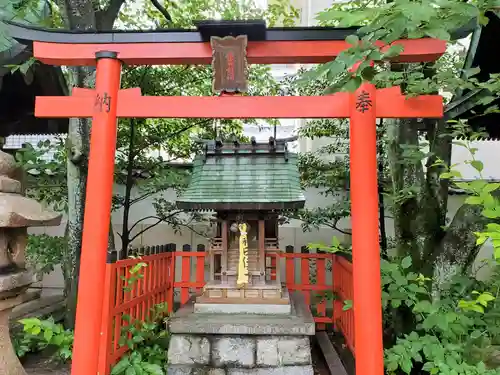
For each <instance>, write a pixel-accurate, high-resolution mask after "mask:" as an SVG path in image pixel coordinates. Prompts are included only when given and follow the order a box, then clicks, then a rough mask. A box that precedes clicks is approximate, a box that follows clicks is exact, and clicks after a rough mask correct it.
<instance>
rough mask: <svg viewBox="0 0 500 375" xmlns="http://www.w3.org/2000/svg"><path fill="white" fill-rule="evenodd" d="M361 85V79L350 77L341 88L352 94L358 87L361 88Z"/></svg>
mask: <svg viewBox="0 0 500 375" xmlns="http://www.w3.org/2000/svg"><path fill="white" fill-rule="evenodd" d="M361 83H363V81H362V79H361V77H357V76H356V77H351V78H350V79H349V80H348V81H347V82H346V83H345V84H344V86H343V87H342V89H343V90H344V91H349V92H354V91H356V90H357V89H358V88H359V86H361Z"/></svg>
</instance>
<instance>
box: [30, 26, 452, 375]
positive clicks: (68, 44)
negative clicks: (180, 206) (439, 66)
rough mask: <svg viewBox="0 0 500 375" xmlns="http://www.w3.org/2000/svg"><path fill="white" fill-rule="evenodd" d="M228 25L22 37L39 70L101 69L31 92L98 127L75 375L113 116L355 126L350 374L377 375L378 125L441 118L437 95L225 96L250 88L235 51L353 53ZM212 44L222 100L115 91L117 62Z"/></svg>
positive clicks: (415, 58)
mask: <svg viewBox="0 0 500 375" xmlns="http://www.w3.org/2000/svg"><path fill="white" fill-rule="evenodd" d="M223 25H224V27H220V26H221V25H220V24H218V23H215V24H213V25H210V24H207V23H203V24H201V25H200V26H199V28H198V30H197V31H188V30H186V31H172V32H169V31H165V32H161V33H158V32H155V33H147V32H146V33H144V32H141V33H134V32H120V33H95V34H75V33H72V34H67V33H58V32H46V31H43V32H40V31H37V30H31V31H30V33H31V34H30V33H25V34H24V36H23V38H25V39H26V34H29V35H31V36H30V38H32V40H33V44H34V57H35V58H37V59H38V60H40V61H42V62H43V63H46V64H52V65H66V66H76V65H88V66H92V65H96V67H97V72H96V74H97V76H96V86H95V90H94V89H92V90H90V89H74V90H73V93H72V95H71V96H69V97H37V99H36V106H35V115H36V116H38V117H47V118H61V117H66V118H74V117H79V118H92V121H93V122H92V134H91V145H90V158H89V166H88V182H87V192H86V194H87V199H86V207H85V219H84V233H83V246H82V256H81V271H80V284H79V295H78V307H77V317H76V332H75V344H74V353H73V367H72V375H90V374H96V373H98V362H99V358H98V357H99V356H98V353H99V351H100V347H99V345H100V337H101V335H102V334H103V332H101V320H102V316H103V296H104V293H105V291H104V290H103V285H105V266H106V253H107V245H108V231H109V223H110V213H111V197H112V186H113V170H114V164H115V145H116V132H117V119H118V118H130V117H136V118H217V119H227V118H241V119H246V118H257V119H266V118H278V119H280V118H293V119H297V118H306V119H310V118H349V119H350V175H351V184H350V186H351V190H350V196H351V206H352V210H351V211H352V231H353V236H352V246H353V284H354V325H355V342H356V345H355V357H356V371H357V373H358V374H362V375H382V374H383V372H384V369H383V347H382V308H381V287H380V254H379V253H380V251H379V229H378V188H377V160H376V158H377V152H376V119H377V118H417V117H418V118H426V117H428V118H429V117H430V118H438V117H441V116H442V113H443V108H442V99H441V97H440V96H421V97H417V98H411V99H407V98H405V97H404V96H403V95H402V94H401V92H400V89H399V88H398V87H393V88H389V89H380V90H377V89H376V88H375V87H374V85H373V84H371V83H369V82H364V83H363V84H362V85H361V87H360V88H359V89H357V90H356V92H353V93H346V92H341V93H337V94H333V95H326V96H311V97H302V96H279V97H278V96H271V97H256V96H242V95H239V94H228V92H242V91H245V88H246V81H245V80H241V77H242V74H244V71H245V65H244V62H243V60H241V59H239V58H238V56H245V61H248V63H249V64H294V63H325V62H328V61H330V60H331V59H334V58H335V57H336V56H338V55H339V53H340V52H342V51H343V50H344V49H346V48H348V46H349V45H348V44H347V43H346V42H345V41H344V38H345V37H346V36H347V34H348V33H350V31H346V30H345V29H334V28H314V29H303V28H302V29H298V28H297V29H296V28H289V29H286V28H285V29H266V27H265V25H262V23H257V24H255V25H253V26H252V25H249V24H246V23H234V24H233V25H232V24H231V23H223ZM250 26H251V27H250ZM27 30H29V29H27ZM229 36H236V37H237V38H233V37H229ZM220 37H228V38H225V39H220ZM238 38H239V39H238ZM238 40H239V41H238ZM242 41H243V42H242ZM210 42H212V46H213V45H216V44H217V43H219V44H220V45H219V47H220V48H217V49H216V53H215V55H214V56H215V64H216V70H218V71H219V73H220V74H219V75H216V79H215V80H214V90H215V91H216V92H222V93H223V94H222V95H218V96H209V97H182V96H178V97H176V96H169V97H150V96H141V93H140V89H127V90H121V89H120V75H121V67H122V64H129V65H141V64H148V65H151V64H153V65H155V64H156V65H162V64H210V63H211V62H212V58H213V55H212V53H213V50H212V48H211V43H210ZM398 43H399V44H401V45H403V46H404V51H403V52H402V54H401V55H400V56H399V57H398V60H399V61H400V62H403V63H404V62H430V61H434V60H435V59H437V58H438V57H439V56H440V55H441V54H443V53H444V51H445V42H443V41H439V40H435V39H430V38H429V39H421V40H401V41H399V42H398ZM231 44H233V45H231ZM217 64H219V65H217ZM243 76H244V75H243ZM101 350H102V349H101ZM101 355H102V354H101Z"/></svg>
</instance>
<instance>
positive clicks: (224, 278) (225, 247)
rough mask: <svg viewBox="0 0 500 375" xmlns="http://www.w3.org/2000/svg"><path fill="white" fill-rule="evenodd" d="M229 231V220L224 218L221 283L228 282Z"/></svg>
mask: <svg viewBox="0 0 500 375" xmlns="http://www.w3.org/2000/svg"><path fill="white" fill-rule="evenodd" d="M227 232H228V227H227V220H222V233H221V239H222V252H221V256H220V263H221V276H220V279H221V284H227V250H228V247H229V241H228V238H227V235H228V233H227Z"/></svg>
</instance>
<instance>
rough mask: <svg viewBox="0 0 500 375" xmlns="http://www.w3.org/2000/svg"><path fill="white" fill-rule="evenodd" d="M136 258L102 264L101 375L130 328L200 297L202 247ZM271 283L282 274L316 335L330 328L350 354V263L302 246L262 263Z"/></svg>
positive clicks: (158, 250) (148, 251)
mask: <svg viewBox="0 0 500 375" xmlns="http://www.w3.org/2000/svg"><path fill="white" fill-rule="evenodd" d="M128 255H129V256H130V255H133V256H135V258H131V259H122V260H118V261H116V262H113V261H112V257H110V262H109V263H108V264H107V268H106V285H104V286H103V287H104V288H105V306H104V312H103V320H102V331H101V333H102V335H101V345H100V353H99V369H100V372H99V373H100V374H105V375H108V374H109V372H110V368H111V366H112V365H113V364H115V363H116V362H117V361H118V360H119V358H120V357H121V356H123V354H124V353H126V351H127V347H126V346H121V345H120V337H121V336H122V335H123V331H124V329H126V328H127V325H128V324H130V322H134V321H138V320H145V319H147V317H148V316H150V314H151V313H152V309H153V308H154V307H155V306H156V305H158V304H161V303H165V304H166V309H167V311H168V312H172V311H173V309H174V302H175V301H177V302H178V303H179V304H180V305H183V304H185V303H186V302H188V301H189V299H190V298H191V296H193V295H195V294H198V293H200V292H201V290H202V288H203V286H204V285H205V282H206V280H207V276H208V272H209V268H208V264H207V262H206V259H205V257H208V254H207V252H205V246H204V245H198V246H197V248H196V251H192V248H191V246H190V245H184V246H182V251H176V245H175V244H168V245H162V246H151V247H143V248H140V249H136V250H134V251H132V252H131V253H129V254H128ZM266 266H267V268H268V269H269V270H270V271H271V272H270V279H276V275H278V274H281V275H284V277H283V276H282V279H281V280H282V282H285V284H286V286H287V288H288V290H290V291H295V292H299V293H301V294H302V295H303V296H304V299H305V301H306V303H307V304H308V305H309V306H310V307H311V312H312V314H313V316H314V320H315V322H316V323H317V329H318V330H322V329H325V328H326V325H327V324H333V325H334V326H335V327H336V328H337V329H339V330H340V331H341V332H342V333H343V334H344V336H345V340H346V343H347V345H348V347H349V349H351V351H353V352H354V320H353V313H352V309H345V308H344V301H346V300H347V301H349V300H351V301H352V295H353V294H352V266H351V263H350V262H349V261H347V260H346V259H344V258H341V257H338V256H336V255H334V254H329V253H312V254H309V253H308V250H307V248H306V247H305V246H303V247H301V252H300V253H295V252H294V248H293V246H287V247H286V252H283V253H280V254H279V256H272V257H270V259H268V261H267V265H266Z"/></svg>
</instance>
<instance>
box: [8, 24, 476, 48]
mask: <svg viewBox="0 0 500 375" xmlns="http://www.w3.org/2000/svg"><path fill="white" fill-rule="evenodd" d="M0 22H3V23H4V24H5V25H6V27H7V32H8V34H9V35H10V36H11V37H12V38H14V39H16V40H17V41H18V42H20V43H22V44H24V45H31V44H32V42H33V41H35V40H36V41H40V42H49V43H72V44H88V43H94V44H101V43H106V44H108V43H196V42H206V40H205V38H204V36H203V35H202V33H200V31H199V30H194V29H192V30H190V29H162V30H147V31H141V30H112V31H94V30H89V31H83V32H82V31H75V30H61V29H47V28H43V27H38V26H32V25H24V24H20V23H16V22H12V21H9V20H0ZM358 29H359V27H356V26H353V27H344V28H336V27H317V26H316V27H281V28H272V27H271V28H266V30H265V37H264V40H266V41H321V40H324V41H328V40H345V38H346V37H347V36H348V35H351V34H353V33H355V32H356V31H357V30H358ZM470 32H472V30H470V26H469V25H466V26H464V27H462V28H461V29H459V30H457V31H456V34H457V35H458V36H460V37H463V36H464V35H468V34H469V33H470ZM452 34H453V33H452Z"/></svg>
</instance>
